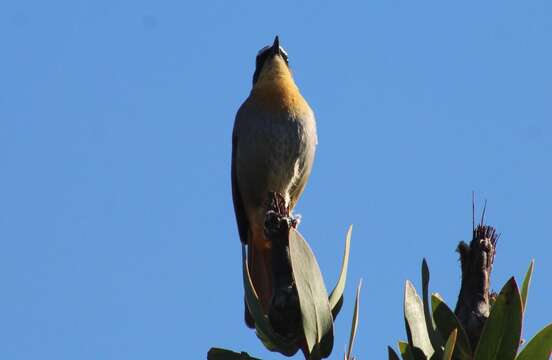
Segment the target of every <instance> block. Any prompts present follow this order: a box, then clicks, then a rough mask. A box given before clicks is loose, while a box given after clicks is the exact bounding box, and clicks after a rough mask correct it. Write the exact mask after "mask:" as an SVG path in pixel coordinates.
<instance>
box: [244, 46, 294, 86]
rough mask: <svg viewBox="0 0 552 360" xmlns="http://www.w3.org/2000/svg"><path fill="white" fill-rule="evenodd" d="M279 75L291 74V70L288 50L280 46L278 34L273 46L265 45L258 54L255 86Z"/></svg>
mask: <svg viewBox="0 0 552 360" xmlns="http://www.w3.org/2000/svg"><path fill="white" fill-rule="evenodd" d="M278 76H291V72H290V70H289V63H288V55H287V52H286V51H285V50H284V49H283V48H282V47H281V46H280V39H279V38H278V36H276V37H275V38H274V43H273V44H272V46H265V47H263V48H262V49H261V50H259V52H258V54H257V59H256V62H255V73H254V74H253V86H255V84H256V83H257V82H258V81H262V80H271V79H273V78H275V77H278Z"/></svg>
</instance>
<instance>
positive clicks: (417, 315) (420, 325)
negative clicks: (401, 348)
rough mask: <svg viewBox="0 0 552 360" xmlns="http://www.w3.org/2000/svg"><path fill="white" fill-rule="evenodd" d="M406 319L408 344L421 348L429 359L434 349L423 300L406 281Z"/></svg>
mask: <svg viewBox="0 0 552 360" xmlns="http://www.w3.org/2000/svg"><path fill="white" fill-rule="evenodd" d="M404 319H405V322H406V333H407V335H408V343H409V344H410V345H411V346H412V347H413V348H419V349H420V350H422V351H423V353H424V354H425V356H426V357H427V358H430V357H431V356H432V355H433V353H434V350H433V347H432V346H431V341H430V340H429V334H428V333H427V327H426V321H425V317H424V308H423V304H422V300H420V297H419V296H418V294H417V293H416V289H415V288H414V286H413V285H412V283H411V282H410V281H408V280H407V281H406V285H405V290H404Z"/></svg>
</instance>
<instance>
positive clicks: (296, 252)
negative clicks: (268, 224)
mask: <svg viewBox="0 0 552 360" xmlns="http://www.w3.org/2000/svg"><path fill="white" fill-rule="evenodd" d="M289 256H290V260H291V268H292V271H293V278H294V280H295V285H296V287H297V294H298V295H299V306H300V308H301V319H302V323H303V332H304V334H305V339H306V342H307V347H308V351H309V355H310V359H311V360H314V359H319V358H326V357H328V356H329V355H330V353H331V352H332V348H333V318H332V312H331V309H330V303H329V300H328V293H327V291H326V286H325V285H324V279H323V278H322V273H321V272H320V268H319V267H318V263H317V261H316V258H315V256H314V254H313V253H312V251H311V249H310V247H309V244H307V242H306V241H305V239H303V236H301V234H300V233H299V232H298V231H297V230H295V229H294V228H291V229H290V232H289Z"/></svg>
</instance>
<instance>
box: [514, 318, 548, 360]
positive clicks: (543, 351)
mask: <svg viewBox="0 0 552 360" xmlns="http://www.w3.org/2000/svg"><path fill="white" fill-rule="evenodd" d="M551 355H552V324H549V325H548V326H546V327H545V328H544V329H542V330H541V331H539V332H538V334H537V335H535V336H534V337H533V338H532V339H531V341H529V342H528V343H527V345H525V347H524V348H523V350H521V352H520V353H519V355H518V357H517V358H516V360H548V359H550V356H551Z"/></svg>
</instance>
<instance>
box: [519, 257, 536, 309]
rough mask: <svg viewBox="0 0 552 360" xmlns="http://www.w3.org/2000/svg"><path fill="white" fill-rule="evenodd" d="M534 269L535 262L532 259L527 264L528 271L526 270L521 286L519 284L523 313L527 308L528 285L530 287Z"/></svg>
mask: <svg viewBox="0 0 552 360" xmlns="http://www.w3.org/2000/svg"><path fill="white" fill-rule="evenodd" d="M534 267H535V260H534V259H533V260H531V264H529V269H527V273H526V274H525V278H524V279H523V284H521V303H522V305H523V311H525V308H526V307H527V295H528V294H529V285H531V276H532V275H533V269H534Z"/></svg>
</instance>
